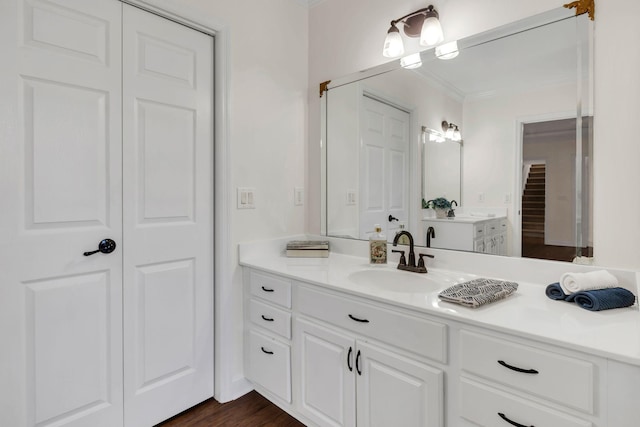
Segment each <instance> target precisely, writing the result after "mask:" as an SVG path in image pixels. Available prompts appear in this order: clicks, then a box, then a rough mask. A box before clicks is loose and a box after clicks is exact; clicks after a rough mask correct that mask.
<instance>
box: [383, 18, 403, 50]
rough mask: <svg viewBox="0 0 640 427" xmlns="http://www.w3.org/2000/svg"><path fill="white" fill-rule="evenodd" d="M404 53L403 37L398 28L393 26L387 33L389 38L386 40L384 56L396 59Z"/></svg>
mask: <svg viewBox="0 0 640 427" xmlns="http://www.w3.org/2000/svg"><path fill="white" fill-rule="evenodd" d="M403 53H404V45H403V43H402V36H401V35H400V31H398V27H396V26H395V25H393V26H392V27H391V28H389V32H387V38H385V39H384V48H383V49H382V54H383V55H384V56H386V57H387V58H396V57H398V56H400V55H402V54H403Z"/></svg>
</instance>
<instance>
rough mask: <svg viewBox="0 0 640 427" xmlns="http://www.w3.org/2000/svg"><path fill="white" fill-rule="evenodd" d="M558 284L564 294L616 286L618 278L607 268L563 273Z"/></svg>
mask: <svg viewBox="0 0 640 427" xmlns="http://www.w3.org/2000/svg"><path fill="white" fill-rule="evenodd" d="M560 286H562V291H563V292H564V293H565V294H572V293H574V292H579V291H588V290H591V289H606V288H615V287H618V286H619V284H618V279H616V277H615V276H614V275H613V274H611V273H609V272H608V271H607V270H597V271H590V272H589V273H565V274H563V275H562V277H561V278H560Z"/></svg>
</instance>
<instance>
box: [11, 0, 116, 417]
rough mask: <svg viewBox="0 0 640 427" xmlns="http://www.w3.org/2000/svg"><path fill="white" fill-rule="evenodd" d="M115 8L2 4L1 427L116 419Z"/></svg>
mask: <svg viewBox="0 0 640 427" xmlns="http://www.w3.org/2000/svg"><path fill="white" fill-rule="evenodd" d="M121 10H122V5H121V3H120V2H118V1H104V0H89V1H86V0H83V1H78V0H65V1H60V0H58V1H56V0H52V1H43V0H11V1H3V2H2V4H1V6H0V29H1V30H0V51H2V52H3V65H2V67H0V93H2V96H0V116H1V117H2V120H1V121H0V158H1V159H2V167H0V194H2V209H0V235H1V236H2V239H0V342H2V351H0V378H1V379H2V381H0V383H1V386H0V425H2V426H18V427H21V426H35V425H38V426H50V425H56V426H88V425H91V426H108V427H112V426H114V425H118V424H120V423H121V420H122V417H123V413H122V400H123V395H122V388H123V383H122V368H123V367H122V303H121V301H122V263H121V257H122V246H121V243H122V223H121V210H122V205H121V203H122V193H121V190H122V169H121V161H120V159H121V156H122V151H121V147H122V140H121V133H122V132H121V130H122V128H121V111H120V108H121V107H120V105H121V86H122V84H121V68H122V67H121V56H122V55H121V25H120V23H121ZM105 238H111V239H113V240H115V241H116V244H117V246H116V249H115V251H114V252H112V253H110V254H102V253H99V254H95V255H92V256H84V255H83V253H84V252H85V251H91V250H95V249H97V248H98V243H99V242H100V241H101V240H102V239H105Z"/></svg>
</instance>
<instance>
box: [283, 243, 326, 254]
mask: <svg viewBox="0 0 640 427" xmlns="http://www.w3.org/2000/svg"><path fill="white" fill-rule="evenodd" d="M287 256H288V257H292V258H328V257H329V242H328V241H324V240H292V241H291V242H289V243H287Z"/></svg>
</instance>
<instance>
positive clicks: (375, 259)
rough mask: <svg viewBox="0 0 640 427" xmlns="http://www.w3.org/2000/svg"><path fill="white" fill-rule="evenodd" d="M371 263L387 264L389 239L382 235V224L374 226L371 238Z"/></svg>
mask: <svg viewBox="0 0 640 427" xmlns="http://www.w3.org/2000/svg"><path fill="white" fill-rule="evenodd" d="M369 262H370V263H371V264H386V263H387V238H386V237H385V235H384V233H382V227H380V224H376V225H374V232H373V234H372V235H371V237H369Z"/></svg>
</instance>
